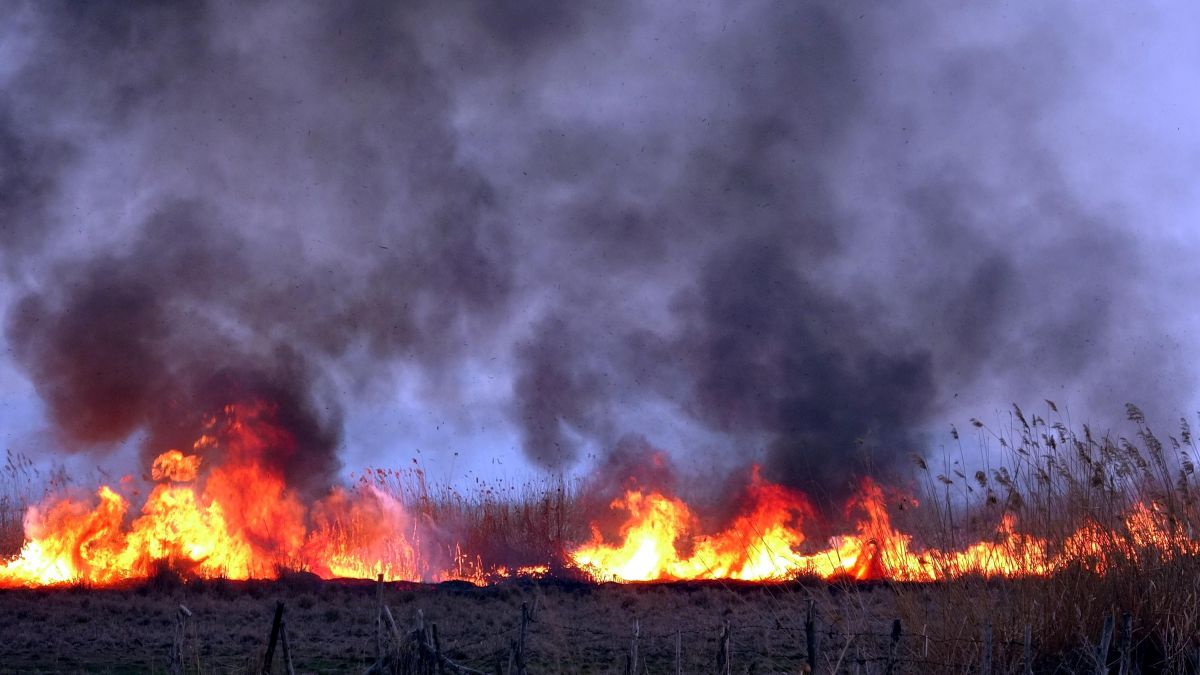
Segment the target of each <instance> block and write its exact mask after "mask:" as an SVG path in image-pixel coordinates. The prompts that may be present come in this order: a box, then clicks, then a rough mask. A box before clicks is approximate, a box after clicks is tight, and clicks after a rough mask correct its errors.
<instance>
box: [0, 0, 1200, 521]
mask: <svg viewBox="0 0 1200 675" xmlns="http://www.w3.org/2000/svg"><path fill="white" fill-rule="evenodd" d="M14 10H15V11H12V12H10V13H8V15H7V17H6V18H4V19H2V20H0V26H2V29H0V30H2V33H0V44H4V45H5V46H4V47H3V55H2V56H3V58H2V59H0V60H3V61H4V62H5V64H6V65H5V66H3V69H2V70H0V85H2V86H0V92H2V93H0V167H2V168H0V245H2V246H3V251H4V255H3V260H2V265H3V270H4V273H5V274H6V275H7V281H8V285H9V305H8V307H7V309H6V316H7V319H6V324H5V326H6V330H5V340H6V342H7V347H8V353H9V358H11V359H12V360H13V362H14V363H15V364H16V365H17V366H18V367H19V368H20V370H21V371H22V372H23V373H24V374H25V375H26V376H28V378H29V379H30V381H31V382H32V383H33V386H34V387H35V389H36V391H37V393H38V395H39V396H40V397H41V398H42V400H43V401H44V402H45V404H46V407H47V410H48V414H49V416H50V418H51V422H52V423H53V425H54V426H55V428H56V430H57V431H58V432H59V433H61V436H62V439H63V440H62V445H63V447H64V448H66V449H69V450H78V451H89V452H102V451H103V449H104V448H108V447H111V446H112V444H113V443H115V442H119V441H121V440H123V439H127V438H129V437H130V436H131V435H133V434H135V433H139V432H144V433H145V434H146V437H145V441H144V444H145V446H146V451H147V452H148V453H151V454H153V453H155V452H158V451H160V450H161V449H162V448H163V447H164V446H169V445H172V444H178V443H181V442H185V441H186V439H188V438H190V437H191V436H192V435H194V433H195V430H196V429H197V425H198V424H199V423H200V420H202V419H203V418H204V416H205V415H208V414H211V413H212V411H213V410H215V409H219V407H220V406H221V405H223V404H224V403H226V402H228V401H229V400H231V399H237V398H242V397H254V398H264V399H268V400H270V401H272V402H274V404H275V405H276V407H277V411H278V416H279V419H280V421H281V422H282V423H283V424H284V425H285V426H286V427H287V428H288V429H289V430H290V431H291V433H292V435H293V436H294V437H295V439H296V447H295V448H294V451H293V452H291V453H290V454H288V456H287V457H281V458H280V460H279V462H280V465H281V466H282V467H284V470H285V475H286V476H287V478H288V480H289V481H290V482H291V484H292V485H293V486H295V487H296V488H297V489H301V490H305V491H316V490H319V489H321V488H323V487H325V486H327V485H328V484H329V483H331V482H333V481H334V480H336V478H335V476H336V473H337V471H338V469H339V466H340V462H339V457H338V449H339V446H340V445H341V444H342V433H343V422H344V419H345V416H346V414H347V411H348V410H353V409H354V408H355V407H356V406H357V405H359V404H360V403H362V402H363V401H365V400H371V399H374V400H378V399H379V398H380V397H381V396H383V397H384V398H386V392H388V391H392V390H393V389H392V388H393V387H395V386H397V383H403V382H418V383H419V385H420V386H419V387H418V391H420V392H424V393H426V394H427V395H428V399H427V400H426V401H424V402H423V404H426V405H428V406H429V407H430V408H437V407H438V406H451V407H452V406H460V407H470V406H472V405H475V404H476V402H474V401H473V400H472V398H471V397H472V391H471V388H470V387H469V386H466V385H464V384H463V383H464V381H473V380H476V379H480V378H481V377H483V376H485V375H486V376H487V377H488V378H492V379H494V380H495V381H497V382H499V383H500V384H499V385H496V386H498V387H499V390H500V391H501V392H502V394H501V395H500V396H498V397H497V398H496V399H494V400H489V401H488V402H487V403H484V402H478V405H480V406H484V405H490V406H494V407H495V408H496V412H497V414H500V415H503V416H504V417H505V418H506V419H507V425H508V426H507V429H506V430H499V431H497V433H498V434H505V433H507V434H509V435H511V436H513V437H515V439H516V440H517V442H518V443H519V444H520V447H521V448H522V451H523V452H524V454H525V456H526V457H527V458H528V460H529V461H530V462H531V463H533V464H534V465H536V466H539V467H544V468H546V469H550V470H556V471H558V470H566V469H571V468H573V467H577V466H580V462H581V461H582V460H583V458H584V456H585V455H586V454H588V453H589V452H599V453H602V454H603V453H606V452H609V451H611V450H613V449H614V448H618V447H625V448H626V449H628V447H630V446H629V443H630V441H628V440H626V441H621V439H623V438H625V439H628V438H630V436H628V435H629V434H641V435H643V436H644V437H645V439H648V443H653V444H655V445H659V444H661V443H662V441H661V440H658V439H657V438H656V434H657V433H659V426H660V425H664V424H667V423H669V424H670V425H672V426H674V427H676V428H684V429H688V430H690V431H689V433H691V434H692V435H693V437H698V436H705V437H707V438H710V439H715V440H714V441H713V444H712V446H708V447H696V448H689V447H683V448H677V449H676V450H678V452H680V453H682V454H684V455H686V456H692V457H694V458H696V459H697V460H698V461H700V462H702V463H703V464H705V465H713V464H714V462H715V464H716V465H719V466H733V465H738V464H742V463H745V462H747V461H752V460H754V461H761V462H762V463H763V466H764V472H765V474H766V475H767V477H769V478H771V479H774V480H778V481H782V482H785V483H787V484H789V485H793V486H797V487H801V488H804V489H807V490H810V491H813V492H815V493H817V494H819V495H822V496H825V495H828V496H831V497H837V496H839V495H841V494H843V493H844V491H845V490H847V489H848V488H849V486H850V485H851V483H852V480H853V478H854V476H856V475H858V474H861V473H864V472H871V473H873V474H877V475H886V474H888V473H889V472H892V471H894V470H895V469H896V468H897V467H898V466H899V465H900V463H901V462H903V461H904V458H905V457H907V456H908V455H909V454H910V453H913V452H918V453H920V452H924V451H926V450H927V449H928V447H929V446H930V442H931V441H930V439H929V435H928V434H929V430H930V428H931V427H935V426H937V427H942V428H944V426H948V424H949V422H950V421H953V420H952V419H949V416H952V415H956V414H960V413H962V411H963V408H962V406H963V405H965V404H966V403H967V402H971V403H979V402H983V403H984V404H985V405H989V406H1003V405H1005V404H1007V402H1008V401H1011V400H1018V401H1029V400H1033V401H1040V400H1041V398H1043V397H1050V398H1054V397H1059V396H1065V397H1067V398H1068V399H1069V400H1070V401H1071V402H1072V403H1074V404H1075V405H1076V407H1077V408H1078V409H1080V410H1089V411H1091V410H1095V411H1101V412H1103V413H1106V414H1116V413H1119V411H1120V410H1121V407H1120V406H1121V404H1123V403H1124V402H1125V401H1127V400H1128V401H1137V402H1139V403H1141V404H1142V405H1143V406H1144V407H1146V408H1147V409H1148V410H1151V411H1153V410H1163V411H1167V412H1174V411H1175V410H1176V409H1177V407H1179V406H1183V405H1186V404H1187V400H1186V399H1185V398H1184V397H1185V396H1186V395H1187V394H1188V392H1189V391H1190V387H1191V385H1192V384H1193V382H1192V377H1191V375H1190V373H1183V374H1180V372H1179V371H1178V369H1177V368H1176V367H1175V365H1176V364H1177V363H1178V362H1180V360H1181V359H1182V358H1183V354H1184V346H1183V345H1181V344H1179V343H1178V342H1177V338H1175V337H1173V336H1174V335H1177V334H1178V332H1179V330H1180V328H1179V325H1178V324H1177V323H1176V322H1175V320H1174V319H1173V318H1172V313H1171V309H1170V308H1171V306H1172V304H1173V303H1174V302H1175V301H1176V300H1177V298H1176V297H1175V296H1174V293H1173V292H1172V293H1167V292H1165V291H1164V290H1163V289H1165V288H1168V286H1167V285H1166V282H1165V281H1164V276H1163V274H1161V271H1160V270H1159V269H1158V267H1156V265H1155V263H1154V259H1155V256H1156V255H1158V252H1157V251H1158V249H1155V248H1154V247H1153V246H1152V245H1151V244H1149V243H1147V238H1146V237H1144V236H1141V235H1139V232H1142V230H1141V227H1142V224H1141V223H1140V222H1139V220H1138V218H1137V208H1138V206H1139V205H1138V204H1125V203H1122V202H1121V201H1120V200H1119V194H1118V193H1119V190H1114V191H1113V193H1112V194H1111V195H1108V194H1101V193H1100V192H1099V191H1088V190H1083V189H1081V186H1080V181H1079V180H1078V178H1077V177H1078V176H1079V175H1080V174H1081V173H1086V171H1085V170H1084V169H1086V168H1087V167H1088V166H1089V161H1091V160H1090V158H1089V157H1087V156H1081V155H1079V154H1078V153H1076V154H1072V153H1071V152H1068V151H1069V150H1070V149H1071V148H1072V147H1074V146H1072V145H1071V143H1069V142H1067V141H1064V140H1062V139H1061V138H1060V137H1059V136H1057V135H1056V134H1057V133H1058V130H1060V129H1063V128H1067V127H1070V126H1071V124H1072V123H1073V121H1074V120H1075V119H1076V116H1077V115H1078V114H1079V111H1078V109H1077V108H1072V107H1071V102H1072V101H1073V100H1076V99H1077V98H1079V97H1083V98H1085V99H1086V98H1087V97H1088V96H1090V95H1091V92H1094V91H1095V90H1096V88H1097V87H1098V86H1100V85H1099V84H1098V82H1100V80H1099V79H1098V78H1100V77H1101V75H1100V74H1099V73H1102V72H1105V71H1104V61H1103V57H1104V55H1105V54H1107V53H1109V52H1110V51H1111V49H1110V48H1111V47H1112V45H1124V44H1125V43H1124V42H1123V40H1125V39H1126V36H1124V35H1122V34H1121V32H1120V31H1119V29H1118V28H1116V27H1115V24H1116V23H1117V21H1116V19H1114V18H1113V17H1110V16H1103V15H1101V16H1093V15H1092V12H1091V11H1090V10H1087V11H1085V10H1084V9H1079V10H1073V9H1070V8H1057V9H1051V8H1037V9H1029V10H1022V9H1019V8H1015V9H1012V12H1014V13H1015V15H1014V16H1011V17H1010V16H1008V15H1005V16H999V15H998V14H997V13H996V12H994V11H991V10H987V9H982V8H980V9H958V10H953V11H951V10H945V9H944V8H937V7H934V6H932V3H928V4H927V3H920V2H914V3H900V4H897V5H888V6H887V7H879V6H875V5H872V4H870V3H861V4H860V3H844V2H829V3H821V2H803V3H795V2H790V3H788V2H779V3H754V4H751V5H736V4H722V3H711V4H706V3H699V4H697V3H666V4H664V3H645V4H642V3H631V2H613V3H602V4H600V5H598V6H583V5H577V4H571V3H542V2H534V1H532V0H518V1H516V2H507V3H499V4H496V3H483V4H477V5H476V4H471V3H445V2H415V3H394V2H347V3H337V4H336V5H328V6H325V5H302V4H296V3H289V2H283V1H282V0H279V1H264V2H256V3H236V2H215V1H214V2H200V1H190V2H181V3H169V4H164V3H155V2H89V3H73V2H28V3H18V4H16V5H15V6H14ZM1085 14H1086V16H1085ZM1118 18H1119V17H1118ZM1063 26H1077V31H1076V32H1068V31H1063V30H1062V27H1063ZM1130 30H1134V29H1130ZM1114 58H1115V57H1114ZM1096 161H1097V162H1099V161H1101V160H1100V159H1097V160H1096ZM1081 167H1084V169H1081ZM380 392H385V393H384V394H381V393H380ZM647 411H657V412H655V413H653V414H651V413H649V412H647ZM969 412H975V411H969ZM656 415H661V416H659V417H656ZM498 442H503V441H498ZM638 442H639V443H645V442H647V441H641V440H639V441H638ZM713 446H719V447H721V448H724V450H721V451H714V450H713V449H712V448H713ZM622 452H623V453H624V451H622ZM706 453H709V454H706ZM713 453H715V454H713ZM710 454H711V456H709V455H710ZM381 461H383V462H385V463H386V462H387V461H388V458H381ZM602 461H603V460H602Z"/></svg>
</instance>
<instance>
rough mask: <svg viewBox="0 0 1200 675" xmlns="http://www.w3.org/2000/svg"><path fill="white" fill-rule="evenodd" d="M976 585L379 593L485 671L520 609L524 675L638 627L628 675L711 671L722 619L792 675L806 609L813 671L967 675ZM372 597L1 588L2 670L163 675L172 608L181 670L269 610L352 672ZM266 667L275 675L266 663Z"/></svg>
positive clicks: (228, 652) (329, 663) (617, 652)
mask: <svg viewBox="0 0 1200 675" xmlns="http://www.w3.org/2000/svg"><path fill="white" fill-rule="evenodd" d="M983 590H984V592H983V595H976V596H974V597H975V598H976V599H973V600H970V601H969V602H967V603H964V604H961V605H960V604H957V603H954V602H951V601H950V599H949V595H956V596H957V595H960V594H961V589H960V588H959V587H950V586H946V587H940V588H939V587H937V586H930V587H919V588H914V587H908V588H903V587H899V586H894V585H884V584H879V585H872V584H826V583H799V582H793V583H787V584H744V583H742V584H739V583H721V582H689V583H669V584H638V585H617V584H600V585H596V584H587V583H581V582H570V581H532V580H521V581H510V582H506V583H504V584H500V585H497V586H491V587H486V588H477V587H474V586H471V585H469V584H465V583H446V584H438V585H421V584H409V583H390V584H385V585H384V591H383V593H384V599H385V602H386V604H387V605H388V606H389V607H390V608H391V610H392V612H393V613H394V616H395V618H396V621H397V622H398V623H399V624H400V627H401V630H407V629H409V628H411V627H412V626H413V625H415V623H416V621H417V617H418V614H420V615H421V616H423V618H424V620H425V621H426V622H428V623H436V624H437V626H438V631H439V637H440V642H441V645H442V648H443V651H444V653H445V654H446V655H447V656H448V657H449V658H451V659H453V660H454V661H456V662H458V663H460V664H463V665H467V666H470V667H473V668H476V669H478V670H482V671H485V672H489V673H492V672H496V668H497V666H498V665H499V666H500V668H501V671H502V672H507V670H506V667H507V664H508V659H509V650H510V647H511V645H512V643H513V641H514V640H516V639H517V637H518V633H519V626H520V623H521V621H520V618H521V605H522V603H525V604H526V605H527V606H528V607H529V608H531V610H532V620H531V622H530V623H529V624H528V629H527V635H526V648H525V653H526V661H527V663H528V672H529V673H531V674H536V673H626V672H627V671H626V666H627V662H628V660H629V658H630V654H631V652H632V650H633V648H634V643H635V639H634V634H635V630H636V632H637V634H638V637H637V639H636V649H637V663H638V669H637V670H638V672H649V673H675V672H676V658H677V649H678V658H679V660H680V670H681V671H682V672H686V673H697V672H705V673H711V672H715V671H716V664H717V659H718V653H719V649H720V635H721V632H722V629H723V626H724V625H725V624H726V622H728V625H729V627H730V629H729V635H730V639H729V658H730V662H731V668H730V672H732V673H757V674H765V673H800V672H805V671H804V666H805V661H806V655H807V649H806V635H805V619H806V616H807V612H808V607H809V603H810V601H812V602H813V603H814V604H815V607H816V609H817V614H818V616H819V620H818V623H817V625H818V630H817V631H816V637H817V639H818V640H819V645H818V647H819V651H818V654H819V664H820V665H821V666H822V668H821V670H820V672H833V670H834V667H835V666H837V670H838V672H860V673H872V672H886V671H887V670H888V664H891V666H892V667H891V669H890V672H893V673H925V672H978V665H979V659H980V658H981V654H982V647H981V645H980V641H979V637H980V633H979V625H980V622H979V619H980V617H985V616H990V614H989V612H991V611H992V609H991V608H988V607H986V606H985V605H987V604H988V602H986V601H984V602H979V601H977V599H978V598H980V597H985V596H986V597H994V596H1003V595H1007V593H1001V594H997V593H994V591H995V590H996V589H995V588H991V587H988V588H984V589H983ZM376 592H377V589H376V587H375V584H374V583H372V582H368V581H349V580H346V581H320V580H318V579H315V578H309V577H306V576H292V577H289V578H288V579H285V580H281V581H274V582H231V581H225V580H210V581H203V582H200V581H194V582H182V581H179V580H178V579H173V580H172V579H167V580H165V581H164V580H156V581H153V582H150V583H147V584H142V585H139V586H136V587H130V588H122V589H114V588H104V589H93V588H84V587H67V588H42V589H19V590H4V591H0V672H4V673H15V672H20V673H37V672H97V673H166V672H168V667H169V658H170V654H171V650H172V643H173V639H174V633H175V621H176V618H175V617H176V612H177V607H178V606H179V605H180V604H183V605H185V606H187V607H188V608H189V609H190V610H191V611H192V617H191V618H190V619H188V620H187V622H186V623H185V639H184V664H185V672H188V673H251V672H254V673H257V672H261V667H262V660H263V656H264V652H265V645H266V642H267V639H268V635H269V630H270V626H271V619H272V616H273V612H274V609H275V606H276V603H277V601H280V600H282V601H283V602H284V603H285V607H286V610H285V616H286V623H287V631H288V634H289V637H290V640H289V641H290V643H291V649H292V653H293V656H294V660H295V665H296V671H297V672H298V673H344V672H362V671H363V670H364V669H365V668H366V667H367V666H368V665H370V664H371V663H372V662H373V660H374V659H373V655H374V653H375V639H376V637H375V636H376V632H375V616H376ZM963 607H965V609H961V608H963ZM948 608H950V609H948ZM976 610H978V612H979V614H978V615H976V616H968V615H969V614H971V613H972V612H974V611H976ZM901 616H903V617H905V618H904V620H903V623H902V625H900V626H899V629H900V634H899V635H898V637H897V638H896V639H895V640H893V639H892V638H893V635H895V632H894V631H895V629H896V628H897V625H896V622H897V620H898V619H899V617H901ZM988 621H989V622H990V619H988ZM1014 637H1019V636H1016V635H1013V634H1012V633H1011V632H1009V633H1005V631H1004V630H1002V629H1001V628H1000V627H999V626H997V628H996V631H995V638H994V643H995V644H994V645H993V657H992V658H993V663H994V664H995V668H994V672H997V673H1000V672H1019V671H1018V670H1017V667H1018V665H1020V664H1019V659H1020V657H1021V651H1022V650H1021V645H1019V644H1017V643H1015V642H1014V641H1013V638H1014ZM1037 670H1038V671H1042V670H1043V669H1042V668H1038V669H1037ZM274 672H277V673H279V672H283V670H282V668H281V667H279V665H278V656H277V657H276V667H275V671H274Z"/></svg>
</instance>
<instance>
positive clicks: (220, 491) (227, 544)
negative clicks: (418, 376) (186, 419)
mask: <svg viewBox="0 0 1200 675" xmlns="http://www.w3.org/2000/svg"><path fill="white" fill-rule="evenodd" d="M271 417H272V411H271V409H270V407H269V406H265V405H260V404H252V405H234V406H229V407H227V408H226V409H225V410H224V414H223V415H222V416H221V419H214V420H212V421H210V423H209V425H208V427H209V428H208V429H207V430H206V433H204V434H203V435H201V436H200V438H199V439H198V440H197V441H196V442H195V443H194V445H193V448H192V453H184V452H181V451H179V450H175V449H172V450H168V451H166V452H164V453H162V454H160V455H159V456H158V457H156V458H155V459H154V461H153V463H152V466H151V474H150V475H151V478H152V479H153V480H154V481H157V483H156V485H155V486H154V488H153V490H152V491H151V492H150V494H149V496H148V497H147V498H146V500H145V502H144V504H143V505H142V507H141V511H140V514H138V515H137V516H136V517H134V518H132V520H129V518H128V516H129V514H130V511H131V509H130V505H129V502H128V500H127V499H126V497H124V496H123V495H121V494H119V493H118V492H116V491H115V490H114V489H112V488H111V487H108V486H103V487H101V488H100V489H99V490H98V491H97V493H96V495H95V499H94V501H93V502H92V503H90V504H89V503H87V502H85V501H82V500H75V499H62V500H59V501H55V502H52V503H50V504H49V505H48V506H45V507H35V508H32V509H30V510H29V512H28V513H27V515H26V520H25V530H26V536H27V542H26V544H25V545H24V547H23V548H22V549H21V552H20V554H19V555H18V556H17V557H16V558H14V559H13V560H11V561H10V562H8V563H7V564H6V565H4V566H3V567H0V585H9V586H11V585H45V584H55V583H69V582H70V583H74V582H82V583H88V584H94V585H108V584H116V583H120V582H122V581H126V580H130V579H138V578H145V577H148V576H150V575H151V574H153V573H154V571H155V568H156V566H158V565H160V564H162V563H164V562H165V563H169V564H170V565H171V566H173V567H175V568H177V569H180V570H183V571H186V572H187V573H188V574H190V575H194V576H198V577H202V578H212V577H224V578H229V579H250V578H273V577H275V576H277V575H278V574H279V572H280V571H281V570H284V569H306V570H310V571H312V572H314V573H316V574H318V575H320V576H322V577H326V578H333V577H339V576H352V577H374V576H376V575H377V574H383V575H384V576H385V577H386V578H387V579H392V580H395V579H406V580H420V579H425V578H437V576H438V575H437V574H436V572H431V571H430V570H427V569H424V568H422V566H421V565H420V562H419V556H418V553H417V552H418V549H417V545H416V537H415V530H414V529H413V528H410V527H406V525H407V524H411V523H412V522H413V521H412V519H411V518H409V517H408V515H407V514H406V512H405V510H404V507H403V506H401V505H400V504H399V503H398V502H396V500H394V499H393V498H391V497H390V496H388V495H386V494H384V493H382V492H380V491H378V490H373V489H371V488H370V487H369V486H367V487H364V488H362V489H358V490H354V491H346V490H341V489H338V490H334V491H333V492H332V493H331V494H330V495H329V496H328V497H327V498H325V499H323V500H320V501H319V502H317V503H316V504H315V505H313V506H312V507H311V508H307V507H306V506H305V505H304V504H302V503H301V501H300V500H299V498H298V497H297V496H296V495H295V494H293V493H292V492H291V491H290V490H289V489H288V487H287V485H286V484H285V482H284V480H283V478H282V477H281V476H279V475H277V474H276V473H275V472H273V471H272V470H271V469H270V468H268V467H267V466H266V465H265V464H264V462H263V458H264V457H265V456H266V455H265V450H267V449H268V448H269V447H271V446H272V445H273V444H286V443H289V442H290V439H288V438H286V432H284V431H282V430H281V429H279V428H278V427H276V426H275V425H274V424H273V421H272V418H271ZM202 454H204V455H206V456H207V455H214V456H219V457H221V458H222V460H221V462H220V463H219V464H218V465H216V466H211V467H206V466H205V460H204V459H203V458H202V456H201V455H202ZM202 470H203V471H204V472H205V473H204V474H203V475H202Z"/></svg>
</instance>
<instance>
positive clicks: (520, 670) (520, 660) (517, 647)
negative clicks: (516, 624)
mask: <svg viewBox="0 0 1200 675" xmlns="http://www.w3.org/2000/svg"><path fill="white" fill-rule="evenodd" d="M528 624H529V605H528V604H527V603H524V602H522V603H521V630H520V632H519V633H518V634H517V639H516V640H515V641H514V642H513V643H512V649H511V650H510V651H509V656H508V672H509V675H511V674H512V671H513V667H514V666H515V667H516V671H517V675H525V630H526V627H527V626H528Z"/></svg>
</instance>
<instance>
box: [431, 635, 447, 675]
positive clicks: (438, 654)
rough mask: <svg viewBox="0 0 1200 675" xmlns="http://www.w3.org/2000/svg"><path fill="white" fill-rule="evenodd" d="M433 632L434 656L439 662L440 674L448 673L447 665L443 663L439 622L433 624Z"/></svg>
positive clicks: (438, 669)
mask: <svg viewBox="0 0 1200 675" xmlns="http://www.w3.org/2000/svg"><path fill="white" fill-rule="evenodd" d="M431 629H432V632H433V658H434V660H435V661H436V662H437V671H438V674H439V675H446V665H445V664H444V663H442V640H441V638H439V637H438V629H437V624H436V623H435V624H432V626H431Z"/></svg>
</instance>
